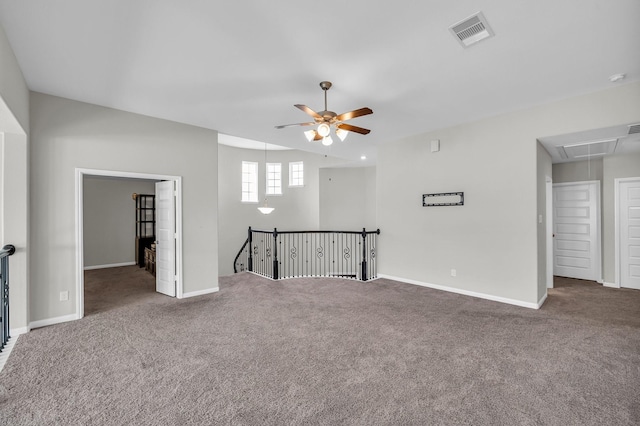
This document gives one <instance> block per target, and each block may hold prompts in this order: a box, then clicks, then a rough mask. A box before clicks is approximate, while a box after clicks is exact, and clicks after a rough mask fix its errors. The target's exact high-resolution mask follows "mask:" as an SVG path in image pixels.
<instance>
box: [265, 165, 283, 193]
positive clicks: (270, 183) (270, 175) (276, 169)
mask: <svg viewBox="0 0 640 426" xmlns="http://www.w3.org/2000/svg"><path fill="white" fill-rule="evenodd" d="M267 195H282V166H281V164H280V163H267Z"/></svg>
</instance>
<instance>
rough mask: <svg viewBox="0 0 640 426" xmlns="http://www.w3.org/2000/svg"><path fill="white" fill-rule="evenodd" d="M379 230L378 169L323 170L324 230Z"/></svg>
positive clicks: (321, 222)
mask: <svg viewBox="0 0 640 426" xmlns="http://www.w3.org/2000/svg"><path fill="white" fill-rule="evenodd" d="M363 227H365V228H367V229H368V230H375V229H376V168H375V167H357V168H354V167H351V168H327V169H321V170H320V229H325V230H340V231H343V230H345V231H358V230H361V229H362V228H363Z"/></svg>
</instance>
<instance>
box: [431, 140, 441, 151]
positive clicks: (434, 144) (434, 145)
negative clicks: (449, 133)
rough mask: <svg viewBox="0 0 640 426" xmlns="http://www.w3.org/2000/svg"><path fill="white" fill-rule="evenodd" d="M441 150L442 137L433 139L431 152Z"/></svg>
mask: <svg viewBox="0 0 640 426" xmlns="http://www.w3.org/2000/svg"><path fill="white" fill-rule="evenodd" d="M438 151H440V139H436V140H433V141H431V152H438Z"/></svg>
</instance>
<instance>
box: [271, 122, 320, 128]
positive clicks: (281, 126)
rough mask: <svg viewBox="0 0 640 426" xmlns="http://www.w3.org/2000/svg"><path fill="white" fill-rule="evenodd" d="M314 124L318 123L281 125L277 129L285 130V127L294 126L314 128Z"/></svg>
mask: <svg viewBox="0 0 640 426" xmlns="http://www.w3.org/2000/svg"><path fill="white" fill-rule="evenodd" d="M314 124H318V123H316V122H315V121H313V122H310V123H293V124H281V125H280V126H276V129H284V128H285V127H294V126H313V125H314Z"/></svg>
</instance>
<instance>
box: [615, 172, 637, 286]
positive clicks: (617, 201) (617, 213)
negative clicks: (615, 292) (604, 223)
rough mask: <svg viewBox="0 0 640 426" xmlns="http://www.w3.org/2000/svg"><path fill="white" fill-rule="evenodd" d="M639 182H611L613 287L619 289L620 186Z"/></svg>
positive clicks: (629, 179) (620, 179)
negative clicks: (613, 246) (613, 248)
mask: <svg viewBox="0 0 640 426" xmlns="http://www.w3.org/2000/svg"><path fill="white" fill-rule="evenodd" d="M635 181H640V178H639V177H630V178H617V179H614V180H613V197H614V201H613V208H614V213H613V217H614V224H615V225H614V226H615V228H614V229H615V230H614V234H615V236H614V237H615V239H614V241H615V243H614V244H615V251H614V252H615V258H614V259H615V260H614V261H615V268H614V269H615V282H614V283H613V284H614V285H613V287H615V288H621V287H620V273H621V271H620V263H621V262H622V259H620V184H621V183H623V182H635Z"/></svg>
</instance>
